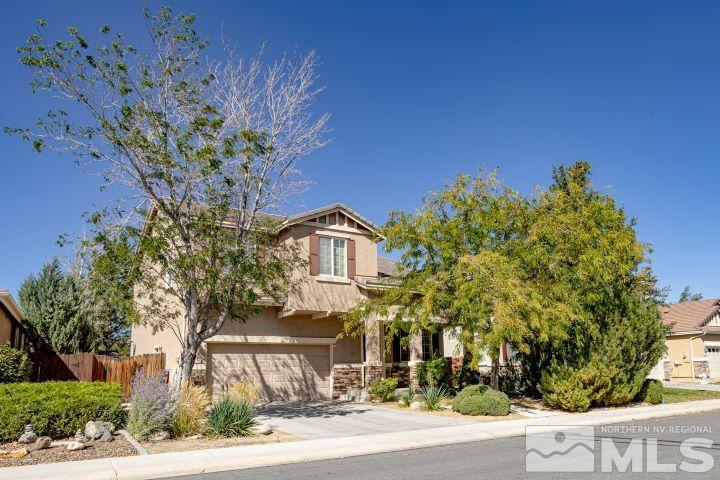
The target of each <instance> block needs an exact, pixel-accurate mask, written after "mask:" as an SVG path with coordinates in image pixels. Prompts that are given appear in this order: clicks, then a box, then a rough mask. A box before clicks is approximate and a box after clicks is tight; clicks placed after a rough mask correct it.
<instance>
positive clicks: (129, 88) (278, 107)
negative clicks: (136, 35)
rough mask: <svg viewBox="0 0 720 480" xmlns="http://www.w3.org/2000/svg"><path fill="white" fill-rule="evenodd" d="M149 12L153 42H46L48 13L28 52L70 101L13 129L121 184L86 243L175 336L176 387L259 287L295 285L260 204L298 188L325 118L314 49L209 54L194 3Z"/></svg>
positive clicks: (49, 85) (108, 37)
mask: <svg viewBox="0 0 720 480" xmlns="http://www.w3.org/2000/svg"><path fill="white" fill-rule="evenodd" d="M144 16H145V23H146V25H147V33H148V36H149V39H150V41H149V42H148V45H149V50H140V49H138V48H136V47H135V46H133V45H132V44H130V43H128V42H127V41H126V39H125V37H124V36H123V35H122V34H119V33H114V32H113V31H112V29H111V28H110V27H109V26H105V27H103V28H102V29H101V30H100V34H99V35H100V36H101V38H102V40H101V43H100V45H99V46H98V47H97V48H93V47H91V45H90V43H91V40H89V37H85V36H83V35H82V34H81V33H80V32H79V31H78V29H76V28H72V27H71V28H69V29H68V33H69V35H68V38H65V39H62V40H58V41H52V40H49V39H47V38H46V37H45V36H44V33H43V32H44V27H45V22H44V21H40V22H39V28H38V33H36V34H34V35H32V36H30V37H29V39H28V41H27V43H26V44H25V45H24V46H23V47H21V48H20V49H19V53H20V61H21V62H22V63H23V64H24V65H26V66H28V67H29V68H30V69H31V70H32V72H33V75H34V81H33V84H32V86H33V89H34V90H35V91H49V92H50V93H51V94H53V97H54V98H53V102H54V103H55V102H58V100H57V98H60V99H65V100H68V104H70V105H72V107H73V108H72V109H62V108H59V109H57V110H52V111H50V112H49V114H48V115H47V116H46V117H44V118H41V119H40V120H39V121H38V122H37V124H36V127H35V128H32V129H10V131H11V132H15V133H17V134H19V135H21V136H22V137H23V138H24V139H26V140H28V141H29V142H31V144H32V145H33V147H34V148H35V150H37V151H38V152H42V151H44V150H45V149H51V150H55V151H59V152H61V153H64V154H71V155H75V156H77V157H79V158H80V159H84V160H88V161H89V164H90V165H91V166H94V167H95V168H97V169H98V170H99V172H100V173H101V174H102V178H104V180H105V184H104V185H103V187H106V186H111V187H115V188H113V189H112V191H114V192H120V193H127V196H126V197H123V198H121V199H119V200H118V201H117V202H112V204H111V205H110V207H109V208H108V209H106V210H101V211H100V212H97V213H96V214H94V215H92V216H91V218H90V220H91V223H92V227H93V238H90V239H89V240H88V242H87V243H88V245H89V249H90V251H91V252H93V255H101V254H102V252H107V255H108V258H116V259H120V264H121V265H126V266H128V267H129V268H128V269H123V270H121V271H113V270H114V269H115V267H114V266H113V265H112V264H111V263H110V262H103V261H101V262H99V263H97V264H96V265H95V266H97V267H98V268H99V269H100V271H98V272H96V275H97V276H98V277H99V278H102V277H104V276H110V277H116V278H120V280H121V281H120V282H119V284H122V283H128V282H130V283H131V284H132V285H133V288H134V293H135V301H136V302H135V303H136V307H137V312H136V313H137V315H136V318H135V319H136V320H137V321H140V322H142V323H144V324H146V325H149V326H151V327H152V328H153V329H156V330H158V329H165V330H170V331H172V332H173V333H174V334H175V335H176V337H177V339H178V342H179V343H180V344H181V347H182V348H181V354H180V361H179V362H180V364H179V375H178V376H177V380H178V382H177V384H178V385H180V383H181V382H182V381H183V380H184V379H187V378H189V377H190V375H191V373H192V369H193V366H194V364H195V359H196V356H197V352H198V349H199V348H200V346H201V345H202V343H203V342H204V341H206V340H208V339H209V338H211V337H212V336H214V335H215V334H217V333H218V332H219V331H220V329H221V328H222V327H223V325H224V324H225V322H226V321H229V320H235V321H241V322H242V321H245V320H247V319H248V318H249V317H250V316H251V315H253V314H255V313H256V312H258V310H259V308H260V307H259V306H258V304H259V303H260V300H261V299H263V298H264V299H265V300H266V301H271V302H276V303H277V302H282V301H283V299H284V296H285V295H286V293H287V291H288V290H289V289H290V288H291V287H292V285H293V282H294V281H293V277H292V273H293V271H294V270H295V269H296V268H298V267H299V266H300V265H302V263H303V260H302V259H301V257H300V256H299V247H298V246H297V245H296V244H295V243H292V242H280V241H279V239H278V237H277V231H278V230H277V227H278V222H277V220H276V217H272V216H267V215H263V214H261V213H260V212H267V211H270V212H272V211H278V210H279V209H281V208H283V207H284V206H285V205H286V202H287V201H288V199H289V198H291V197H292V196H293V195H294V194H297V193H298V192H300V191H302V190H303V189H304V188H305V186H306V185H307V181H306V180H305V178H304V177H303V176H302V174H301V172H300V170H299V168H298V162H299V160H300V159H302V158H303V157H305V156H306V155H308V154H309V153H310V152H312V151H314V150H315V149H317V148H320V147H322V146H323V145H324V144H325V143H326V140H325V139H324V135H325V133H326V131H327V128H326V123H327V120H328V115H320V116H315V115H313V114H312V111H311V107H312V104H313V102H314V101H315V98H316V97H317V95H318V93H319V92H320V91H321V90H322V88H318V87H317V84H316V82H317V74H316V67H317V63H318V60H317V56H316V55H315V53H314V52H309V53H307V54H304V55H298V56H297V57H292V56H283V57H282V58H281V59H279V60H277V61H275V62H271V63H265V62H264V61H263V60H262V58H261V56H258V57H255V58H250V59H246V58H241V57H239V56H238V55H236V54H235V53H234V52H233V51H232V49H231V48H226V49H225V50H226V53H227V57H226V58H225V59H224V60H221V61H216V60H215V59H212V58H208V57H207V54H206V51H207V50H206V47H207V45H208V41H207V40H206V39H204V38H202V37H200V35H199V34H198V33H197V32H196V30H195V16H194V15H185V14H182V13H181V14H179V15H176V14H174V13H173V12H172V10H171V9H170V8H168V7H163V8H161V9H160V11H159V12H158V13H156V14H151V13H150V12H148V11H145V12H144ZM70 112H72V113H70ZM122 239H125V240H126V241H127V243H129V244H130V245H131V246H132V248H130V249H127V248H125V247H124V246H123V243H125V242H124V241H121V240H122ZM116 247H118V248H116ZM113 301H118V302H120V303H124V302H125V301H126V297H125V296H124V293H123V292H122V291H119V292H117V296H116V298H114V299H113Z"/></svg>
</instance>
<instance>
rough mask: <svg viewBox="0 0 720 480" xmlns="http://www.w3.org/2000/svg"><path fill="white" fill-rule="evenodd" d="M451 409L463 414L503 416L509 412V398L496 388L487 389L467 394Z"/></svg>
mask: <svg viewBox="0 0 720 480" xmlns="http://www.w3.org/2000/svg"><path fill="white" fill-rule="evenodd" d="M453 410H455V411H456V412H458V413H461V414H463V415H489V416H495V417H500V416H505V415H507V414H508V413H510V399H509V398H508V396H507V395H505V394H504V393H502V392H498V391H497V390H492V389H487V390H485V391H484V392H483V393H481V394H479V395H469V396H466V397H464V398H462V399H461V401H460V402H459V403H458V405H457V406H456V405H455V403H453Z"/></svg>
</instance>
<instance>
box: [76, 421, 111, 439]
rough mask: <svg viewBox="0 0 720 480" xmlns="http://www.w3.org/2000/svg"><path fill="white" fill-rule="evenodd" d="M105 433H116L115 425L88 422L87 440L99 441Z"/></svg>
mask: <svg viewBox="0 0 720 480" xmlns="http://www.w3.org/2000/svg"><path fill="white" fill-rule="evenodd" d="M105 432H110V434H111V435H112V434H113V433H115V425H113V424H112V423H110V422H88V423H86V424H85V431H84V432H83V433H84V434H85V438H87V439H88V440H97V439H99V438H101V437H102V436H103V434H104V433H105Z"/></svg>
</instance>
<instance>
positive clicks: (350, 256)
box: [347, 238, 355, 279]
mask: <svg viewBox="0 0 720 480" xmlns="http://www.w3.org/2000/svg"><path fill="white" fill-rule="evenodd" d="M347 276H348V278H350V279H354V278H355V240H352V239H350V238H348V240H347Z"/></svg>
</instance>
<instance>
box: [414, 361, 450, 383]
mask: <svg viewBox="0 0 720 480" xmlns="http://www.w3.org/2000/svg"><path fill="white" fill-rule="evenodd" d="M417 369H418V370H417V378H418V383H419V384H420V385H423V386H424V385H429V386H431V387H446V388H449V387H451V384H450V369H449V367H448V361H447V358H445V357H442V356H439V355H436V356H435V357H433V358H431V359H430V360H425V361H424V362H421V363H420V364H418V367H417Z"/></svg>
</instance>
